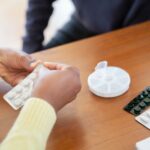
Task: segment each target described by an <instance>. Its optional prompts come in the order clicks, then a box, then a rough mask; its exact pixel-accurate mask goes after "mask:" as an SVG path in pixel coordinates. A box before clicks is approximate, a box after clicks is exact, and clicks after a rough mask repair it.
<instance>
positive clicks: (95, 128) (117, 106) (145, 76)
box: [0, 22, 150, 150]
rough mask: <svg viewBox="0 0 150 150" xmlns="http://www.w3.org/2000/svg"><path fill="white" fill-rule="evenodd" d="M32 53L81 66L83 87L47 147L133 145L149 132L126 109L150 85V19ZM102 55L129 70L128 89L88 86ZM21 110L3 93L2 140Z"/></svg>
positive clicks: (119, 148)
mask: <svg viewBox="0 0 150 150" xmlns="http://www.w3.org/2000/svg"><path fill="white" fill-rule="evenodd" d="M34 56H35V57H36V58H40V59H41V60H43V61H56V62H63V63H68V64H71V65H75V66H77V67H78V68H79V69H80V70H81V79H82V86H83V87H82V91H81V92H80V94H79V96H78V98H77V99H76V100H75V101H74V102H73V103H71V104H69V105H68V106H66V107H65V108H64V109H63V110H62V111H61V112H60V113H59V114H58V120H57V123H56V125H55V128H54V130H53V133H52V135H51V137H50V139H49V141H48V146H47V150H133V149H134V148H135V143H136V142H137V141H139V140H142V139H144V138H146V137H149V136H150V131H149V130H148V129H146V128H144V127H143V126H142V125H140V124H138V123H137V122H136V121H135V120H134V116H132V115H130V114H129V113H127V112H125V111H124V110H123V107H124V106H125V105H126V104H127V103H128V102H129V101H131V99H132V98H133V97H135V96H136V95H137V94H138V93H139V92H140V91H141V90H143V88H144V87H146V86H148V85H150V22H147V23H144V24H140V25H136V26H132V27H129V28H126V29H123V30H118V31H115V32H111V33H107V34H104V35H100V36H96V37H93V38H89V39H86V40H81V41H79V42H74V43H72V44H68V45H65V46H60V47H57V48H54V49H51V50H48V51H44V52H40V53H36V54H34ZM101 60H107V61H108V62H109V64H110V65H115V66H119V67H122V68H124V69H125V70H127V71H128V72H129V74H130V75H131V79H132V84H131V87H130V89H129V91H128V92H127V93H126V94H124V95H122V96H120V97H117V98H113V99H104V98H100V97H96V96H94V95H93V94H92V93H91V92H90V91H89V90H88V86H87V77H88V75H89V74H90V73H91V72H92V71H93V69H94V67H95V65H96V64H97V63H98V62H99V61H101ZM2 88H3V87H1V89H2ZM60 92H63V91H60ZM1 95H2V94H1ZM17 115H18V112H16V111H14V110H13V109H11V107H10V106H9V105H8V104H7V103H6V102H5V101H3V100H2V98H1V100H0V140H2V139H3V138H4V136H5V135H6V133H7V132H8V130H9V129H10V127H11V126H12V124H13V122H14V120H15V119H16V116H17Z"/></svg>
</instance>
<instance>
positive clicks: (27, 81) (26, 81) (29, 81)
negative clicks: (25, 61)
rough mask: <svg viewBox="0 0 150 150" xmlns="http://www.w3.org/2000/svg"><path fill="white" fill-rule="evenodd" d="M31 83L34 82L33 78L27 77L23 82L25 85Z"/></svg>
mask: <svg viewBox="0 0 150 150" xmlns="http://www.w3.org/2000/svg"><path fill="white" fill-rule="evenodd" d="M30 83H32V80H30V79H26V80H25V81H24V82H23V86H29V85H30Z"/></svg>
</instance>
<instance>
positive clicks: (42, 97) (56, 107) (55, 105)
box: [32, 93, 60, 113]
mask: <svg viewBox="0 0 150 150" xmlns="http://www.w3.org/2000/svg"><path fill="white" fill-rule="evenodd" d="M32 97H35V98H39V99H42V100H44V101H46V102H47V103H49V104H50V105H51V106H52V107H53V108H54V110H55V112H56V113H57V112H58V111H59V110H60V107H59V106H58V105H57V104H56V103H55V102H54V101H52V100H49V98H46V97H44V96H40V95H39V94H35V93H33V94H32Z"/></svg>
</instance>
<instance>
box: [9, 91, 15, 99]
mask: <svg viewBox="0 0 150 150" xmlns="http://www.w3.org/2000/svg"><path fill="white" fill-rule="evenodd" d="M15 96H16V93H14V92H10V93H8V95H7V97H8V98H9V100H12V99H13V98H14V97H15Z"/></svg>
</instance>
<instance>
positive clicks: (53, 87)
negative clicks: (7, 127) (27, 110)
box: [32, 63, 81, 112]
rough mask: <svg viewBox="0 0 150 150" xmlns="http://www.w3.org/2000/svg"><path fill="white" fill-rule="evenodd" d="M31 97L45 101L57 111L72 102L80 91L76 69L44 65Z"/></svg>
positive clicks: (52, 64) (67, 66)
mask: <svg viewBox="0 0 150 150" xmlns="http://www.w3.org/2000/svg"><path fill="white" fill-rule="evenodd" d="M44 65H45V66H46V67H47V68H48V69H49V70H48V69H41V70H40V74H39V79H38V81H37V82H36V84H35V87H34V89H33V93H32V96H33V97H38V98H41V99H44V100H46V101H47V102H48V103H50V104H51V105H52V106H53V107H54V108H55V110H56V112H57V111H59V110H60V109H61V108H63V107H64V106H65V105H66V104H68V103H70V102H71V101H72V100H74V99H75V98H76V96H77V94H78V92H79V91H80V89H81V82H80V73H79V71H78V69H77V68H75V67H73V66H69V65H65V64H57V63H44Z"/></svg>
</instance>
